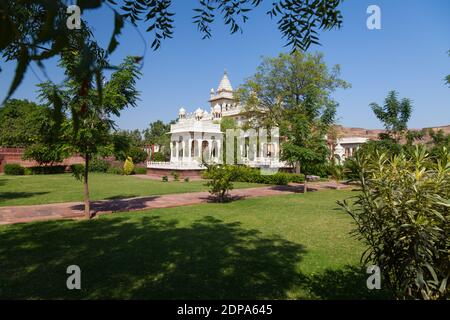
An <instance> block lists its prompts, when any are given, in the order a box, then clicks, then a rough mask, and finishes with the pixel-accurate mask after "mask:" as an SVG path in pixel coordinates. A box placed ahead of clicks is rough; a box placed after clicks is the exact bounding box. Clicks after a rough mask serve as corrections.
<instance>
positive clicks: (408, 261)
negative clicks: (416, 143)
mask: <svg viewBox="0 0 450 320" xmlns="http://www.w3.org/2000/svg"><path fill="white" fill-rule="evenodd" d="M355 161H356V164H357V167H358V171H359V183H360V184H361V193H360V194H359V195H358V196H356V197H355V202H354V203H353V204H349V203H348V202H347V201H344V202H340V203H339V204H340V205H341V206H343V207H344V208H345V209H346V211H347V212H348V213H349V214H350V215H351V216H352V218H353V219H354V220H355V222H356V229H355V234H356V235H357V237H358V238H359V239H361V240H363V241H364V242H365V243H366V245H367V246H368V249H367V250H366V251H365V252H364V254H363V256H362V261H364V262H365V263H366V264H374V265H377V266H378V267H380V269H381V272H382V276H383V277H384V280H383V281H384V282H386V283H387V285H388V286H389V287H390V289H391V290H392V292H393V294H394V295H395V296H396V297H397V298H401V299H402V298H414V299H418V298H423V299H444V298H449V297H450V290H449V289H450V288H449V287H450V286H449V275H450V237H449V236H448V235H449V234H450V203H449V200H448V199H449V198H450V152H449V151H448V150H447V149H445V148H443V149H442V150H441V155H440V157H439V159H438V160H435V161H433V160H432V159H431V158H430V157H429V156H428V154H427V153H426V151H425V148H424V147H423V146H422V147H416V150H415V152H414V154H412V155H407V154H405V153H404V152H401V153H400V154H398V155H396V154H391V153H386V152H379V151H374V152H373V153H365V154H360V155H358V156H357V157H356V158H355Z"/></svg>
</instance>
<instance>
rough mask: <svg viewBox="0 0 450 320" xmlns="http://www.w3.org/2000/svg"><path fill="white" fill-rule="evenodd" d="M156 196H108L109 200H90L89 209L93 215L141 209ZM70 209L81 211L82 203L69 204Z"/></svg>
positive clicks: (82, 208)
mask: <svg viewBox="0 0 450 320" xmlns="http://www.w3.org/2000/svg"><path fill="white" fill-rule="evenodd" d="M157 198H159V196H151V197H140V198H134V199H129V197H128V196H124V195H119V196H115V197H111V198H108V199H109V200H106V201H105V200H100V201H91V211H92V213H93V214H94V215H96V214H97V213H99V212H123V211H132V210H141V209H145V208H147V207H148V202H151V201H153V200H155V199H157ZM70 209H72V210H78V211H83V210H84V204H77V205H74V206H71V207H70Z"/></svg>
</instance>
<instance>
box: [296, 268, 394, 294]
mask: <svg viewBox="0 0 450 320" xmlns="http://www.w3.org/2000/svg"><path fill="white" fill-rule="evenodd" d="M368 277H369V275H368V274H366V272H365V270H364V269H363V268H358V267H355V266H345V267H344V268H342V269H339V270H331V269H328V270H325V272H323V273H321V274H318V275H313V276H309V277H304V278H303V285H304V287H305V288H306V289H307V290H308V291H309V292H311V293H312V295H313V296H314V297H315V298H317V299H332V300H337V299H339V300H342V299H391V298H392V296H391V295H390V294H389V292H388V291H387V290H369V289H367V285H366V281H367V278H368Z"/></svg>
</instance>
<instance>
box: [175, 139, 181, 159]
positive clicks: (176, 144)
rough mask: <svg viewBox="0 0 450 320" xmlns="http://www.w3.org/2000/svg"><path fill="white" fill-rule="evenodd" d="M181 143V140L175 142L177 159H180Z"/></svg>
mask: <svg viewBox="0 0 450 320" xmlns="http://www.w3.org/2000/svg"><path fill="white" fill-rule="evenodd" d="M179 144H180V142H176V143H175V150H176V153H175V154H176V159H177V160H179V159H178V156H179V150H180V149H179Z"/></svg>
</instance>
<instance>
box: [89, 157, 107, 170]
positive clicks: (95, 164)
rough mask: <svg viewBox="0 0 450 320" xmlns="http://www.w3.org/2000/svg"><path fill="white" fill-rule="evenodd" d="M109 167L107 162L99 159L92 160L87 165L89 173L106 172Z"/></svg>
mask: <svg viewBox="0 0 450 320" xmlns="http://www.w3.org/2000/svg"><path fill="white" fill-rule="evenodd" d="M109 167H110V164H109V162H108V161H106V160H104V159H100V158H94V159H92V160H91V162H90V163H89V171H90V172H108V169H109Z"/></svg>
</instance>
